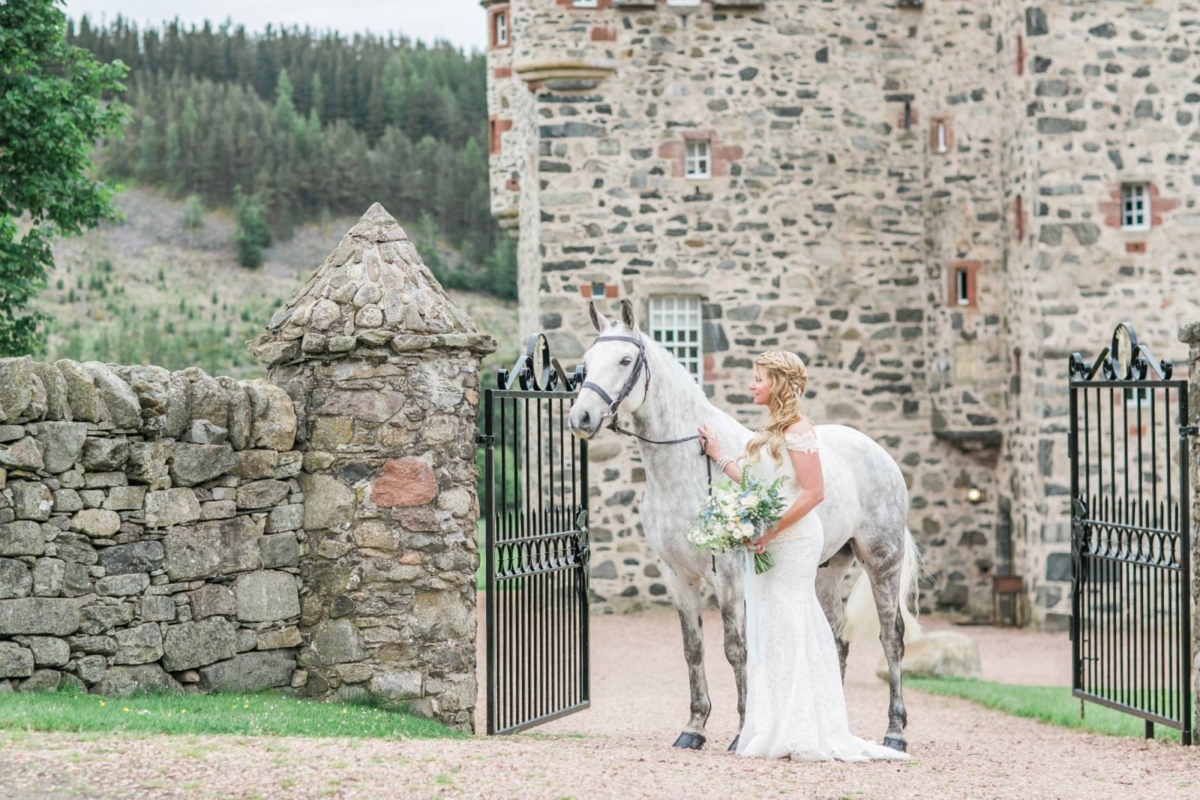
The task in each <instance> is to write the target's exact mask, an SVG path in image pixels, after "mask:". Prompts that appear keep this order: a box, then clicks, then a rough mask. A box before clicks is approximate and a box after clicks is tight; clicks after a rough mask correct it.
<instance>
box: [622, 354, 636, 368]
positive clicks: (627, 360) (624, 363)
mask: <svg viewBox="0 0 1200 800" xmlns="http://www.w3.org/2000/svg"><path fill="white" fill-rule="evenodd" d="M632 363H633V359H632V358H630V357H629V356H626V357H625V358H622V359H621V366H622V367H628V366H629V365H630V364H632Z"/></svg>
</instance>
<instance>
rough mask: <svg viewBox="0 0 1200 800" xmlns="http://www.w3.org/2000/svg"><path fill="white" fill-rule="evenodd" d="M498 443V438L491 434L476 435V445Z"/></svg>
mask: <svg viewBox="0 0 1200 800" xmlns="http://www.w3.org/2000/svg"><path fill="white" fill-rule="evenodd" d="M495 443H496V437H495V436H493V435H491V434H490V433H477V434H475V444H486V445H493V444H495Z"/></svg>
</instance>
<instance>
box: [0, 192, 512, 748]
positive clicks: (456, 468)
mask: <svg viewBox="0 0 1200 800" xmlns="http://www.w3.org/2000/svg"><path fill="white" fill-rule="evenodd" d="M253 346H254V351H255V352H256V353H257V355H258V356H259V357H260V358H261V359H262V360H263V361H264V362H265V363H266V364H267V366H268V370H269V374H270V380H260V381H249V382H238V381H235V380H231V379H229V378H213V377H210V376H208V375H206V374H204V373H203V372H202V371H200V370H198V369H189V370H185V371H183V372H176V373H171V372H168V371H166V370H163V369H160V368H157V367H121V366H112V365H105V364H99V363H87V364H77V363H74V362H71V361H59V362H57V363H55V364H40V363H36V362H33V361H31V360H30V359H28V358H24V359H6V360H0V489H2V491H0V523H2V524H0V691H11V690H13V689H14V688H15V689H17V690H19V691H32V690H37V689H56V688H61V687H63V686H68V685H69V686H75V687H82V688H85V689H87V690H89V691H93V692H99V693H104V694H125V693H129V692H133V691H136V690H189V691H255V690H259V689H267V688H272V687H281V688H284V689H285V690H288V691H292V692H294V693H295V694H298V695H302V696H306V697H312V698H318V699H325V698H330V699H351V698H355V697H358V696H362V695H371V696H374V697H377V698H379V699H381V700H383V701H385V702H388V703H393V704H396V705H401V706H403V707H404V708H406V709H407V710H409V711H410V712H412V713H415V714H419V715H422V716H426V717H432V718H435V719H438V720H441V721H443V722H445V723H447V724H450V725H453V726H456V727H459V728H465V729H471V728H472V726H473V716H474V714H473V712H474V707H475V695H476V684H475V597H476V589H475V568H476V565H477V564H478V554H477V552H476V551H477V542H476V523H475V520H476V518H477V517H478V501H477V498H476V497H475V486H476V478H477V470H476V467H475V449H476V445H475V417H476V413H477V409H478V404H479V362H480V359H481V358H482V356H483V355H484V354H486V353H488V352H491V350H493V349H494V348H495V343H494V342H493V341H492V339H491V338H490V337H488V336H486V335H483V334H481V333H480V332H479V331H478V329H477V328H476V327H475V323H474V322H473V321H471V319H470V318H469V317H467V315H466V314H464V313H463V312H462V311H461V310H460V309H459V308H458V307H457V306H455V305H454V303H453V302H452V301H451V300H450V299H449V297H447V296H446V294H445V292H444V291H442V288H441V286H440V285H438V283H437V281H436V280H435V279H434V278H433V275H432V274H431V273H430V272H429V270H428V269H427V268H426V267H425V265H424V264H423V263H422V261H421V257H420V255H419V254H418V253H417V251H416V249H415V248H414V247H413V245H412V244H411V243H410V242H409V241H408V238H407V236H406V235H405V233H404V231H403V230H402V229H401V228H400V226H399V225H397V224H396V221H395V220H394V219H392V218H391V217H390V216H389V215H388V214H387V212H386V211H384V209H383V208H382V207H381V206H379V205H375V206H372V208H371V209H370V210H369V211H368V212H367V214H366V215H365V216H364V217H363V218H362V219H361V220H360V221H359V223H358V224H357V225H356V226H355V227H354V228H353V229H351V230H350V232H349V233H347V234H346V236H345V237H344V238H343V240H342V242H341V244H340V245H339V247H338V248H337V249H336V250H335V251H334V252H333V253H332V254H331V255H330V256H329V258H328V259H327V260H326V262H325V263H324V264H323V265H322V266H321V268H320V269H319V270H317V271H316V272H315V273H314V274H313V276H312V278H311V279H310V280H309V282H308V283H307V284H306V285H305V286H304V287H303V288H302V289H301V290H300V291H299V292H298V293H297V295H296V296H295V297H293V298H292V299H291V300H290V301H289V302H287V303H286V304H284V306H283V307H282V308H281V309H280V311H279V312H278V313H277V314H276V315H275V317H274V318H273V319H272V320H271V322H270V323H269V325H268V330H267V332H266V333H265V334H264V335H263V336H261V337H259V338H258V339H257V340H256V341H255V342H254V343H253Z"/></svg>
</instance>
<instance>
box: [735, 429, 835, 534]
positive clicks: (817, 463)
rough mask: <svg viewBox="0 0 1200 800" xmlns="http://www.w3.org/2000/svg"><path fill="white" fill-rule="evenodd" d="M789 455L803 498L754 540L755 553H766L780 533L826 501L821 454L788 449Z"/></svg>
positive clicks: (795, 431) (797, 500) (793, 430)
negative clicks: (769, 544)
mask: <svg viewBox="0 0 1200 800" xmlns="http://www.w3.org/2000/svg"><path fill="white" fill-rule="evenodd" d="M811 430H812V426H807V427H806V429H805V430H797V429H792V430H789V431H788V433H789V434H801V433H806V432H808V431H811ZM787 454H788V457H789V458H790V459H791V460H792V469H793V470H795V472H796V482H797V483H799V484H800V494H799V496H797V497H796V499H795V500H793V501H792V504H791V505H790V506H788V507H787V508H786V509H784V512H783V516H781V517H780V518H779V521H778V522H776V523H775V524H774V525H773V526H771V527H770V528H768V529H767V530H765V531H763V535H762V536H760V537H758V539H757V540H755V542H754V546H753V547H752V549H753V550H754V551H755V552H759V553H761V552H763V550H765V549H766V546H767V542H769V541H771V539H773V538H775V537H776V536H777V535H779V532H780V531H783V530H787V529H788V528H789V527H790V526H792V525H795V524H796V523H797V522H799V521H800V520H802V519H804V517H805V516H807V515H808V513H809V512H810V511H812V510H813V509H814V508H816V507H817V506H819V505H820V504H821V501H822V500H824V499H825V476H824V475H823V474H822V472H821V456H820V454H819V453H818V452H817V451H816V450H815V449H814V450H812V451H807V450H791V449H789V450H788V451H787Z"/></svg>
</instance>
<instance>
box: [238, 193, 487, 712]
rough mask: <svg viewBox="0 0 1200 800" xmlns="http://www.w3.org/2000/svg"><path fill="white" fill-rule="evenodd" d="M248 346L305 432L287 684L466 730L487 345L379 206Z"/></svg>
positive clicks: (471, 690) (300, 436) (471, 689)
mask: <svg viewBox="0 0 1200 800" xmlns="http://www.w3.org/2000/svg"><path fill="white" fill-rule="evenodd" d="M252 346H253V349H254V352H255V353H256V354H257V355H258V357H259V358H260V359H261V360H262V361H264V362H265V363H266V364H267V366H268V371H269V374H270V378H271V380H272V382H274V383H275V384H277V385H278V386H281V387H283V388H284V389H285V390H286V391H287V392H288V394H289V395H290V396H291V397H292V399H293V401H294V402H295V405H296V407H297V410H298V414H299V417H300V418H299V420H298V431H297V442H296V447H297V449H299V450H301V451H302V452H303V453H304V464H303V472H302V474H301V476H300V484H301V488H302V489H303V492H304V529H305V534H306V535H305V542H304V546H303V549H302V554H301V558H300V571H301V578H302V586H303V588H302V597H301V606H302V610H301V613H302V616H301V623H300V624H301V633H302V637H303V643H302V646H301V649H300V654H299V667H300V669H301V670H302V672H301V673H300V676H299V678H298V679H297V681H296V683H303V687H304V688H303V691H304V692H305V693H306V694H308V695H309V696H311V697H317V698H338V699H345V698H350V697H354V696H356V695H361V694H364V693H367V694H371V695H374V696H376V697H379V698H382V699H384V700H386V701H389V702H394V703H396V704H398V705H402V706H403V707H405V708H407V709H408V710H409V711H411V712H413V713H416V714H419V715H423V716H428V717H433V718H435V719H438V720H441V721H443V722H446V723H448V724H450V725H454V726H456V727H459V728H465V729H470V728H471V727H472V718H473V710H474V706H475V694H476V686H475V683H476V681H475V565H476V559H477V552H476V533H475V531H476V528H475V520H476V517H477V516H478V514H477V508H478V501H477V498H476V496H475V480H476V466H475V451H476V445H475V417H476V414H477V412H478V403H479V363H480V359H481V357H482V356H483V355H484V354H486V353H488V352H491V351H492V350H493V349H494V348H495V343H494V342H493V341H492V339H491V338H490V337H488V336H486V335H483V334H481V333H480V332H479V331H478V329H477V328H476V326H475V323H474V322H473V321H472V320H471V319H470V318H469V317H468V316H467V315H466V314H465V313H464V312H463V311H461V310H460V309H459V308H458V307H457V306H456V305H455V304H454V303H453V301H451V300H450V298H449V297H448V296H447V295H446V293H445V292H444V291H443V290H442V287H441V286H440V285H439V284H438V282H437V281H436V280H435V279H434V277H433V275H432V274H431V273H430V271H429V270H428V268H426V267H425V265H424V264H423V263H422V261H421V257H420V255H419V254H418V253H417V251H416V248H415V247H413V245H412V243H411V242H409V241H408V237H407V236H406V235H405V233H404V231H403V230H402V229H401V228H400V226H399V225H398V224H397V223H396V221H395V220H394V219H393V218H392V217H391V216H390V215H389V214H388V213H387V212H386V211H385V210H384V209H383V207H382V206H380V205H379V204H375V205H373V206H371V208H370V209H369V210H368V211H367V213H366V214H365V215H364V216H363V218H362V219H361V220H359V222H358V224H357V225H355V226H354V227H353V228H351V230H350V231H349V233H347V234H346V235H345V236H344V237H343V238H342V241H341V243H340V244H339V245H338V248H337V249H336V250H334V252H333V253H332V254H331V255H330V256H329V257H328V258H327V259H326V260H325V263H324V264H322V265H321V268H320V269H319V270H317V272H316V273H315V274H314V275H313V276H312V278H310V279H309V281H308V283H307V284H305V286H304V287H303V288H302V289H301V290H300V291H299V292H298V293H297V294H296V295H295V296H294V297H293V298H292V299H291V301H289V302H288V303H287V304H285V305H284V306H283V308H281V309H280V311H279V312H278V313H277V314H275V316H274V317H273V318H272V319H271V322H270V324H269V326H268V330H267V332H266V333H265V334H264V335H262V336H260V337H258V339H256V340H255V341H254V342H253V343H252Z"/></svg>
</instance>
